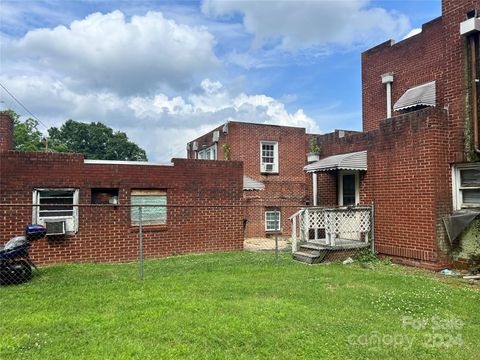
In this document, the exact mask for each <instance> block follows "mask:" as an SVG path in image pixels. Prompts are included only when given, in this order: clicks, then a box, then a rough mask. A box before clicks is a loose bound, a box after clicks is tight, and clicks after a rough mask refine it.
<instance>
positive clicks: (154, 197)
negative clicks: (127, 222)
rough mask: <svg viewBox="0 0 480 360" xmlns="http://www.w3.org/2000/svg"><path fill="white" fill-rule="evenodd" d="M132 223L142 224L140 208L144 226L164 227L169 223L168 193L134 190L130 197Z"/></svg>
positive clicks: (134, 224)
mask: <svg viewBox="0 0 480 360" xmlns="http://www.w3.org/2000/svg"><path fill="white" fill-rule="evenodd" d="M130 202H131V204H132V205H138V206H132V208H131V222H132V225H133V226H139V224H140V207H141V209H142V210H141V212H142V214H141V221H142V225H163V224H166V223H167V207H166V206H165V205H167V193H166V191H164V190H132V192H131V196H130Z"/></svg>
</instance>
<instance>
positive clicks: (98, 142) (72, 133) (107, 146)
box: [48, 120, 147, 161]
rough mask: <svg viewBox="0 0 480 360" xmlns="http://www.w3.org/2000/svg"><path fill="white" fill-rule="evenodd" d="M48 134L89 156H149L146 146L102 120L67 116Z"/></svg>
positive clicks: (110, 157) (103, 158)
mask: <svg viewBox="0 0 480 360" xmlns="http://www.w3.org/2000/svg"><path fill="white" fill-rule="evenodd" d="M48 135H49V137H50V139H51V140H52V141H57V142H60V143H62V144H65V145H66V146H67V148H68V149H69V151H72V152H78V153H82V154H84V155H85V158H87V159H101V160H131V161H146V160H147V155H146V153H145V150H143V149H141V148H140V147H139V146H138V145H136V144H135V143H133V142H131V141H129V139H128V137H127V135H126V134H125V133H124V132H120V131H115V132H114V131H113V130H112V129H111V128H110V127H108V126H106V125H105V124H102V123H100V122H93V123H90V124H86V123H82V122H78V121H74V120H67V121H66V122H65V123H64V124H63V125H62V126H61V127H60V128H56V127H52V128H50V129H49V130H48Z"/></svg>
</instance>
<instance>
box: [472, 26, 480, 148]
mask: <svg viewBox="0 0 480 360" xmlns="http://www.w3.org/2000/svg"><path fill="white" fill-rule="evenodd" d="M477 39H478V34H474V35H471V36H470V70H471V73H470V77H471V87H472V89H471V90H472V118H473V143H474V149H475V151H476V152H477V153H480V148H479V144H478V91H477V86H478V85H477V84H478V77H477V73H478V69H477V52H478V49H477Z"/></svg>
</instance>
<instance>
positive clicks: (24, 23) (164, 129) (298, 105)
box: [0, 0, 441, 162]
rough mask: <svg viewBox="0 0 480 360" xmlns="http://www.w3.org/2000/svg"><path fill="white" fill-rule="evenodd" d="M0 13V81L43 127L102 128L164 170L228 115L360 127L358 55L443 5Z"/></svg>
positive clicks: (111, 5)
mask: <svg viewBox="0 0 480 360" xmlns="http://www.w3.org/2000/svg"><path fill="white" fill-rule="evenodd" d="M0 10H1V15H0V16H1V19H0V45H1V67H2V71H1V74H0V82H1V83H2V84H3V85H4V86H6V87H7V88H8V89H9V90H10V91H11V92H12V93H13V94H14V95H15V96H16V97H17V98H18V99H20V100H21V101H22V102H23V103H24V104H25V105H26V106H27V107H28V109H29V110H30V111H31V112H33V113H34V114H35V115H36V116H37V117H38V118H39V119H40V120H41V121H42V123H43V124H45V125H46V126H43V125H42V129H41V130H42V131H44V130H45V128H46V127H48V126H52V125H57V126H58V125H59V124H61V123H62V122H63V121H65V120H66V119H69V118H73V119H75V120H79V121H85V122H89V121H102V122H104V123H106V124H108V125H109V126H111V127H113V128H115V129H119V130H122V131H125V132H127V134H128V135H129V136H130V137H131V138H132V139H133V140H134V141H135V142H137V143H138V144H139V145H140V146H142V147H144V148H145V149H146V150H147V153H148V155H149V158H150V159H151V160H153V161H159V162H168V161H169V160H170V158H171V157H182V156H184V155H185V144H186V142H187V141H189V140H192V139H193V138H195V137H196V136H198V135H201V134H202V133H203V132H205V131H208V130H209V129H211V128H213V127H214V126H216V125H218V124H220V123H223V122H225V121H227V120H239V121H252V122H262V123H273V124H282V125H291V126H304V127H306V128H307V129H308V130H309V131H311V132H321V133H324V132H328V131H331V130H332V129H335V128H344V129H355V130H360V129H361V63H360V58H361V52H362V51H364V50H366V49H368V48H369V47H372V46H374V45H376V44H378V43H380V42H383V41H385V40H387V39H389V38H393V39H395V40H397V41H400V40H401V39H402V38H404V37H405V36H406V35H407V34H409V33H410V32H411V31H412V30H413V31H415V29H418V28H420V27H421V24H422V23H425V22H427V21H429V20H431V19H433V18H435V17H437V16H440V15H441V2H440V0H417V1H414V0H410V1H408V0H407V1H393V0H391V1H381V0H377V1H368V0H344V1H343V0H337V1H333V0H328V1H327V0H316V1H314V0H312V1H291V0H286V1H241V0H230V1H220V0H203V1H93V0H90V1H8V0H3V1H2V2H1V3H0ZM0 100H2V101H3V102H4V106H6V107H9V108H14V109H15V110H17V111H18V112H19V113H21V114H22V115H27V114H26V112H25V111H24V110H23V109H22V108H21V107H20V106H18V104H16V103H15V102H14V101H13V100H12V99H11V98H10V97H9V96H8V95H7V94H6V93H5V92H0Z"/></svg>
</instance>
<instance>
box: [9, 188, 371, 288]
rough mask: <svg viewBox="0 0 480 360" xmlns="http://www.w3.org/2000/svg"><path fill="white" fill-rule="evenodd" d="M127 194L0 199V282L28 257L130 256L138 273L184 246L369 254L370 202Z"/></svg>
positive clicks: (21, 270) (328, 255)
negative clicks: (193, 201)
mask: <svg viewBox="0 0 480 360" xmlns="http://www.w3.org/2000/svg"><path fill="white" fill-rule="evenodd" d="M50 195H51V194H50ZM134 195H135V198H134V197H132V204H128V205H126V204H123V205H119V204H115V203H113V204H111V203H110V204H86V205H76V204H73V201H74V200H73V198H72V199H71V198H68V197H66V198H64V199H61V196H57V197H56V198H55V197H54V199H48V200H49V202H48V203H47V202H45V203H42V204H26V205H25V204H24V205H22V204H8V205H5V204H2V205H0V218H1V219H2V220H3V225H2V228H1V229H0V234H1V237H0V243H2V242H3V245H0V283H1V284H2V285H7V284H18V283H23V282H27V281H29V280H30V279H31V278H32V276H34V275H35V273H36V272H37V271H38V269H37V267H36V266H35V263H38V264H39V265H40V266H44V265H49V264H58V263H77V262H105V263H109V262H120V263H122V262H124V263H128V262H133V263H138V267H136V268H137V270H138V277H139V278H143V276H144V274H145V259H156V258H162V257H167V256H173V255H181V254H189V253H192V254H193V253H203V252H219V251H221V252H225V251H249V252H263V253H267V254H271V260H272V263H276V264H279V263H280V262H281V261H292V260H291V259H292V257H293V259H295V260H298V261H300V262H303V263H307V264H317V263H326V262H336V261H346V262H351V261H355V260H362V259H366V258H369V257H372V256H373V255H374V250H373V249H374V247H373V239H374V236H373V231H372V229H373V206H372V207H362V208H359V207H357V208H354V207H352V208H347V209H345V208H342V209H323V208H302V209H298V207H294V206H283V207H282V206H277V207H265V206H257V207H258V208H261V214H262V216H261V218H255V219H253V218H250V219H247V218H246V215H245V214H247V212H248V210H249V209H250V208H252V206H250V207H248V206H244V205H231V206H222V205H202V206H198V205H195V206H188V205H173V204H167V203H166V198H165V197H164V196H163V195H162V194H160V193H159V194H155V195H153V196H152V194H148V195H146V194H140V193H138V194H134ZM70 199H71V200H70ZM295 211H296V212H295ZM292 214H293V215H292ZM289 215H290V216H289ZM27 224H37V225H39V226H31V225H30V226H27ZM257 234H260V236H256V235H257ZM2 240H3V241H2ZM286 259H288V260H286Z"/></svg>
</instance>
